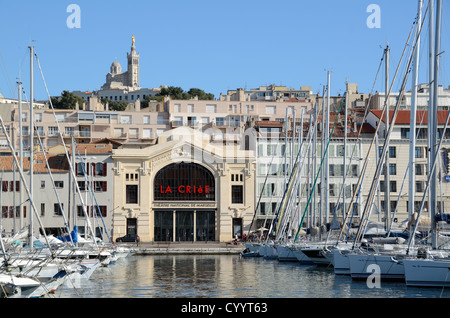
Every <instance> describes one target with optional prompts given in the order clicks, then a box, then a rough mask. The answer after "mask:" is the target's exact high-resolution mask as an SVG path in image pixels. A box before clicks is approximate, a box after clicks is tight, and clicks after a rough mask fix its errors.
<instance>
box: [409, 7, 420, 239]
mask: <svg viewBox="0 0 450 318" xmlns="http://www.w3.org/2000/svg"><path fill="white" fill-rule="evenodd" d="M421 24H422V0H419V1H418V8H417V23H416V25H417V29H416V34H417V35H416V37H417V39H416V48H415V52H414V61H413V73H412V84H411V85H412V87H411V114H410V129H409V172H408V173H409V189H408V211H409V213H408V214H409V215H408V217H409V220H411V217H412V215H413V214H414V212H415V211H414V205H415V204H414V194H415V185H416V184H415V172H416V169H415V166H416V165H415V162H416V160H415V157H416V156H415V152H416V117H417V116H416V110H417V84H418V69H419V48H420V33H419V31H420V29H419V28H420V26H421ZM411 233H412V232H411Z"/></svg>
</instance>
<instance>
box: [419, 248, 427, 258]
mask: <svg viewBox="0 0 450 318" xmlns="http://www.w3.org/2000/svg"><path fill="white" fill-rule="evenodd" d="M417 258H421V259H427V258H428V253H427V250H426V249H424V248H423V247H421V248H419V249H418V250H417Z"/></svg>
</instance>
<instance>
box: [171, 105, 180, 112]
mask: <svg viewBox="0 0 450 318" xmlns="http://www.w3.org/2000/svg"><path fill="white" fill-rule="evenodd" d="M173 112H174V113H179V112H181V105H180V104H175V105H173Z"/></svg>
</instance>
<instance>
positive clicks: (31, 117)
mask: <svg viewBox="0 0 450 318" xmlns="http://www.w3.org/2000/svg"><path fill="white" fill-rule="evenodd" d="M29 48H30V126H29V132H30V144H29V147H30V186H29V189H30V194H29V200H30V227H29V233H28V235H29V243H30V249H33V213H31V211H32V208H33V204H32V202H33V168H34V167H33V146H34V144H33V137H34V126H33V122H34V119H33V100H34V91H33V86H34V83H33V77H34V75H33V69H34V47H33V46H30V47H29ZM20 120H21V121H22V118H20Z"/></svg>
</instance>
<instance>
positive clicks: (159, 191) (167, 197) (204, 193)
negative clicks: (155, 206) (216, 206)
mask: <svg viewBox="0 0 450 318" xmlns="http://www.w3.org/2000/svg"><path fill="white" fill-rule="evenodd" d="M214 186H215V179H214V176H213V174H212V173H211V172H210V171H209V170H208V169H206V168H205V167H203V166H201V165H199V164H195V163H185V162H180V163H172V164H170V165H168V166H165V167H164V168H162V169H161V170H159V171H158V173H157V174H156V176H155V181H154V200H156V201H214V200H215V187H214Z"/></svg>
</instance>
